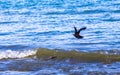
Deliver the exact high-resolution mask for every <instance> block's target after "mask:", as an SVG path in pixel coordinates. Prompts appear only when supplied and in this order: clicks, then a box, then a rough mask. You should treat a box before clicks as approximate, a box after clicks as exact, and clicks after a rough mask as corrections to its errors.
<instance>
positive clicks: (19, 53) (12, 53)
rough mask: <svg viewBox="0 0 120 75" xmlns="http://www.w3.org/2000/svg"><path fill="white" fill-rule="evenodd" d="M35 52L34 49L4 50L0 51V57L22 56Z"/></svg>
mask: <svg viewBox="0 0 120 75" xmlns="http://www.w3.org/2000/svg"><path fill="white" fill-rule="evenodd" d="M35 53H36V51H35V50H25V51H13V50H6V51H1V52H0V59H4V58H24V57H27V56H30V55H34V54H35Z"/></svg>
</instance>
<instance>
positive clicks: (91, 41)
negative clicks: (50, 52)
mask: <svg viewBox="0 0 120 75" xmlns="http://www.w3.org/2000/svg"><path fill="white" fill-rule="evenodd" d="M119 24H120V1H119V0H0V59H1V61H0V71H1V72H0V74H1V75H24V74H25V75H30V74H31V73H33V74H34V75H39V74H41V75H44V74H45V75H46V74H47V73H46V71H47V72H48V73H49V74H50V75H59V74H60V75H68V74H69V72H70V73H71V74H72V73H73V74H74V73H76V72H77V73H78V67H77V66H76V65H70V64H68V62H66V64H63V62H62V61H61V62H60V63H57V64H55V65H53V67H50V68H49V67H46V68H40V67H41V66H39V68H38V67H37V68H36V67H35V66H33V67H32V69H31V68H29V69H28V70H25V71H26V72H24V70H23V69H24V68H22V70H20V69H17V70H16V67H15V66H12V67H10V65H11V64H15V63H18V61H20V60H21V61H20V62H21V63H23V62H22V61H23V60H24V63H27V62H28V61H32V62H30V63H29V64H31V65H35V64H36V63H38V60H32V59H25V58H24V57H26V56H29V55H33V54H35V53H36V50H37V48H48V49H62V50H66V51H70V50H78V51H85V52H91V51H92V52H95V51H99V50H103V51H106V52H109V51H114V50H115V51H117V52H116V54H117V53H118V54H119V53H120V51H119V50H120V25H119ZM74 26H76V27H77V28H78V29H79V28H82V27H87V29H86V30H84V31H82V32H81V35H82V36H84V38H83V39H77V38H75V37H74V36H73V34H74V28H73V27H74ZM108 54H109V53H108ZM4 58H7V60H4V61H3V60H2V59H4ZM9 58H16V60H13V59H9ZM6 63H9V64H7V65H6ZM21 63H20V64H21ZM42 63H44V62H42ZM46 63H48V62H46ZM51 63H52V64H53V61H51ZM60 64H63V65H60ZM90 64H91V66H89V65H90ZM119 64H120V63H113V64H111V65H107V66H106V65H103V64H102V67H101V66H98V65H101V64H100V63H96V64H95V65H94V63H81V64H79V65H80V66H84V68H83V69H82V70H81V72H79V73H80V74H85V75H86V74H87V73H88V72H91V71H100V72H102V73H103V71H101V70H102V69H106V71H105V73H106V72H107V73H108V74H109V73H113V74H114V73H115V74H117V73H118V72H119V71H120V67H118V65H119ZM2 65H3V66H2ZM24 65H27V64H24ZM56 65H57V66H59V65H60V67H63V66H69V67H72V68H73V69H74V70H69V72H66V71H65V72H64V71H61V69H56V68H55V67H56ZM77 65H78V64H77ZM105 66H106V67H105ZM42 67H45V66H42ZM76 67H77V68H76ZM86 67H88V68H86ZM92 67H94V69H92ZM111 67H113V68H115V69H112V68H111ZM95 68H97V70H95ZM53 70H54V72H52V71H53ZM34 71H35V72H34ZM49 74H48V75H49Z"/></svg>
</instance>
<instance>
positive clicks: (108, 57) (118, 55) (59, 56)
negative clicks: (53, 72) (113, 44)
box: [0, 48, 120, 63]
mask: <svg viewBox="0 0 120 75" xmlns="http://www.w3.org/2000/svg"><path fill="white" fill-rule="evenodd" d="M31 57H32V58H33V57H36V58H37V59H43V60H53V59H56V60H67V59H70V60H73V61H75V60H76V61H77V62H104V63H112V62H119V61H120V51H119V50H96V51H91V52H80V51H77V50H71V51H66V50H59V49H53V50H51V49H47V48H39V49H37V50H24V51H13V50H7V51H1V52H0V59H12V58H17V59H18V58H31Z"/></svg>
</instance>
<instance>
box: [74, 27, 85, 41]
mask: <svg viewBox="0 0 120 75" xmlns="http://www.w3.org/2000/svg"><path fill="white" fill-rule="evenodd" d="M74 29H75V33H74V34H73V35H74V36H75V37H76V38H78V39H82V38H83V36H81V35H80V32H81V31H82V30H85V29H86V27H83V28H80V29H79V30H77V28H76V27H75V26H74Z"/></svg>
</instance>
